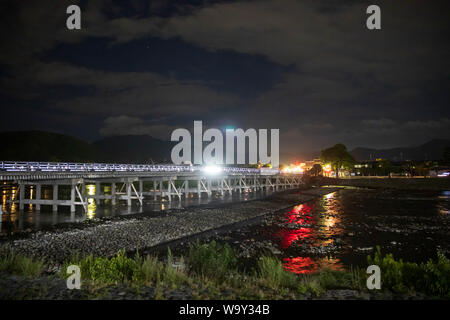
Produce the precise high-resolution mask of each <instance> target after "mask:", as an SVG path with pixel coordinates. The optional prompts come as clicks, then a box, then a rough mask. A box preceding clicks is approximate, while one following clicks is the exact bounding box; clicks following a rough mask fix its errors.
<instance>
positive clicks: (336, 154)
mask: <svg viewBox="0 0 450 320" xmlns="http://www.w3.org/2000/svg"><path fill="white" fill-rule="evenodd" d="M320 160H322V162H324V163H330V164H331V166H332V167H333V170H334V171H335V172H336V178H338V177H339V170H340V169H341V168H348V169H349V168H353V165H354V163H355V159H354V158H353V156H352V155H351V154H350V153H348V151H347V147H346V146H345V145H343V144H342V143H338V144H336V145H334V146H332V147H331V148H328V149H325V150H322V151H321V152H320Z"/></svg>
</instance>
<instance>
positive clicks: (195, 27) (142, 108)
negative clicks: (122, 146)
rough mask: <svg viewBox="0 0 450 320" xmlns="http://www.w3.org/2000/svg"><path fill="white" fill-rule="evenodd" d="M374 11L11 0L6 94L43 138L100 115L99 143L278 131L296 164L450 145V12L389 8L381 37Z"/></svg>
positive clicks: (281, 4) (271, 4) (278, 4)
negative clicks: (303, 158) (348, 150)
mask: <svg viewBox="0 0 450 320" xmlns="http://www.w3.org/2000/svg"><path fill="white" fill-rule="evenodd" d="M72 3H79V4H80V5H81V7H82V14H83V20H82V30H80V31H76V32H71V31H68V30H67V29H66V28H65V18H66V15H65V8H66V6H67V5H68V4H72ZM369 4H371V3H369V2H367V1H358V2H355V1H332V0H328V1H320V2H319V1H312V0H308V1H306V0H305V1H296V0H295V1H294V0H285V1H268V0H267V1H233V2H229V1H195V2H192V1H150V2H148V1H136V0H134V1H130V2H128V3H127V4H124V3H122V2H118V1H112V0H111V1H81V2H77V1H57V2H54V1H27V2H20V3H18V2H9V1H7V2H4V3H2V9H4V10H7V11H8V17H7V18H6V19H5V20H3V21H2V23H3V24H5V25H6V26H7V28H2V33H3V34H2V44H3V45H2V47H3V48H4V49H3V50H0V66H1V67H2V70H1V75H2V77H1V79H0V84H1V89H0V94H1V98H2V100H3V102H4V105H5V106H6V104H7V106H8V107H9V108H12V107H14V108H16V109H18V110H20V109H22V110H33V107H32V106H31V105H34V106H35V107H34V109H35V110H33V112H29V113H27V114H30V115H31V114H34V113H38V114H39V117H40V119H42V122H41V126H42V129H46V128H58V126H59V128H60V131H64V130H67V131H70V132H76V131H77V130H78V131H79V128H81V125H80V124H79V123H82V122H83V120H82V119H89V120H86V121H85V122H89V123H90V125H89V128H90V129H89V130H88V132H89V134H87V135H90V136H91V138H92V139H93V138H95V136H96V135H97V136H99V135H113V134H138V133H148V134H152V135H155V136H158V137H160V138H164V136H166V139H169V137H170V133H171V130H172V129H173V128H175V127H188V128H190V127H191V126H192V122H193V120H203V121H204V123H205V125H209V126H217V127H223V126H226V125H232V126H235V127H236V126H240V127H243V128H249V127H254V128H269V129H270V128H280V129H281V131H280V134H281V138H282V141H281V143H280V144H281V151H282V153H283V154H285V155H286V157H290V158H293V157H296V156H298V155H301V154H304V155H307V154H310V151H311V150H319V149H320V148H322V147H325V146H328V145H330V144H333V143H337V142H343V143H346V144H347V145H348V146H349V147H355V146H368V147H378V148H380V147H393V146H397V145H410V144H412V143H417V144H418V143H422V142H425V141H426V140H427V139H431V138H436V137H445V138H450V129H449V128H450V126H449V123H448V122H449V118H450V113H449V111H448V100H449V92H450V90H449V89H450V79H449V78H448V70H449V67H450V62H449V61H450V60H449V59H448V58H449V49H450V48H449V43H448V40H447V39H448V36H449V35H450V27H449V23H448V19H447V15H448V9H449V5H448V3H447V2H444V1H433V2H431V1H428V2H426V3H424V2H422V1H408V4H405V3H402V2H400V1H397V2H392V1H380V2H379V3H378V4H379V5H380V7H381V9H382V30H381V31H375V32H371V31H369V30H367V29H366V27H365V19H366V14H365V9H366V7H367V5H369ZM8 112H9V113H10V114H11V113H12V112H13V111H8ZM45 114H47V120H45V118H46V116H45ZM24 117H25V118H26V117H27V115H24ZM30 117H31V116H30ZM67 117H70V119H77V121H69V122H70V123H67V120H66V121H64V120H62V119H64V118H66V119H67ZM23 121H25V122H26V123H32V121H31V119H30V120H28V121H27V120H23ZM77 122H78V124H77ZM3 124H4V125H3V127H4V128H8V129H14V128H15V127H20V126H19V125H15V124H14V123H10V122H6V121H5V122H4V123H3ZM35 125H36V124H33V126H35ZM21 126H22V127H23V125H21ZM94 128H97V129H94ZM92 132H96V134H92Z"/></svg>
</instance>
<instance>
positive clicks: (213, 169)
mask: <svg viewBox="0 0 450 320" xmlns="http://www.w3.org/2000/svg"><path fill="white" fill-rule="evenodd" d="M202 171H203V172H205V173H206V174H208V175H216V174H219V173H220V172H222V168H221V167H219V166H213V165H210V166H205V167H203V168H202Z"/></svg>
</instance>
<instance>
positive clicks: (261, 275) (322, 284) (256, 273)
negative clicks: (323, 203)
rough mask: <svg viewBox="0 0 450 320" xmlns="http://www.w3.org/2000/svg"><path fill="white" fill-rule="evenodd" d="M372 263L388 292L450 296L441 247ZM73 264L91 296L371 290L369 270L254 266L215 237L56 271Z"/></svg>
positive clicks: (1, 262) (31, 270) (264, 260)
mask: <svg viewBox="0 0 450 320" xmlns="http://www.w3.org/2000/svg"><path fill="white" fill-rule="evenodd" d="M368 263H369V264H377V265H379V266H380V268H381V274H382V276H381V279H382V290H384V291H385V292H386V291H389V292H394V293H401V294H414V292H422V293H425V294H427V295H429V296H436V297H443V298H450V261H449V259H448V258H446V257H445V256H444V255H443V254H441V253H439V254H438V259H437V261H433V260H429V261H428V262H426V263H421V264H416V263H409V262H403V261H402V260H395V259H394V257H393V256H392V255H391V254H388V255H386V256H383V255H382V254H381V252H380V249H379V248H378V250H377V252H376V253H375V255H374V257H370V256H369V257H368ZM72 264H76V265H78V266H79V267H80V269H81V276H82V291H84V292H86V293H87V294H86V295H85V297H86V298H101V297H102V293H103V292H105V289H107V288H111V287H117V286H120V287H121V288H123V287H126V288H127V290H130V291H131V292H133V294H135V297H139V295H140V292H142V290H143V289H145V288H153V289H154V290H155V294H154V298H156V299H164V298H166V293H167V292H168V291H177V290H178V291H183V292H189V294H188V296H186V298H192V299H302V298H305V296H310V297H320V296H322V295H323V294H324V293H326V292H327V290H331V289H352V290H356V292H358V294H360V295H363V294H364V293H366V294H367V293H368V292H369V291H368V290H367V289H366V279H367V275H366V274H365V270H360V269H352V270H350V271H333V270H323V271H321V272H318V273H315V274H308V275H306V274H303V275H296V274H292V273H290V272H287V271H286V270H284V268H283V266H282V264H281V262H280V261H279V259H277V258H274V257H269V256H264V257H260V258H259V260H258V263H257V264H256V266H255V267H254V268H251V270H245V269H243V268H242V266H239V265H238V259H237V257H236V254H235V252H234V250H232V249H231V248H230V247H229V246H228V245H224V246H223V245H219V244H217V243H216V242H214V241H212V242H210V243H208V244H200V243H199V242H197V243H195V244H193V245H191V247H190V250H189V252H187V255H186V257H178V258H174V257H173V256H172V254H171V252H170V250H169V251H168V255H167V259H166V260H165V261H160V260H159V259H158V258H156V257H152V256H149V255H147V256H145V257H144V256H141V255H140V254H139V253H136V254H135V255H134V256H133V257H129V256H127V255H126V254H125V252H124V251H120V252H118V253H117V254H116V255H115V256H113V257H109V258H107V257H96V258H94V257H93V256H92V255H89V256H80V255H78V254H74V255H73V256H72V258H70V259H69V260H68V261H66V262H65V263H64V265H63V266H62V268H61V271H60V272H59V274H57V275H54V277H58V278H66V277H68V275H67V274H66V272H65V271H66V270H67V266H69V265H72ZM43 270H44V262H43V261H42V260H36V259H33V258H29V257H24V256H22V255H17V254H13V253H8V254H7V255H2V257H1V259H0V274H5V273H8V274H14V275H22V276H26V277H38V276H40V275H42V273H43Z"/></svg>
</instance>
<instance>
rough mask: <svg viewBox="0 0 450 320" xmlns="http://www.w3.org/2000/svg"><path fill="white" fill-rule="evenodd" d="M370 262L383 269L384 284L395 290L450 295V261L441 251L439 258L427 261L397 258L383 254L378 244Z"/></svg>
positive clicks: (369, 259) (368, 260) (382, 279)
mask: <svg viewBox="0 0 450 320" xmlns="http://www.w3.org/2000/svg"><path fill="white" fill-rule="evenodd" d="M367 262H368V263H369V264H376V265H378V266H379V267H380V269H381V283H382V286H383V287H385V288H387V289H391V290H393V291H394V292H406V291H412V290H414V291H420V292H423V293H427V294H430V295H440V296H447V297H448V296H450V261H449V259H448V258H447V257H445V256H444V255H443V254H442V253H441V252H438V259H437V261H436V262H434V261H433V260H432V259H430V260H428V261H427V262H425V263H420V264H417V263H413V262H403V260H402V259H400V260H395V259H394V257H393V255H392V254H387V255H386V256H384V257H383V256H382V254H381V250H380V247H379V246H377V251H376V252H375V256H374V258H372V257H371V256H368V257H367Z"/></svg>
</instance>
